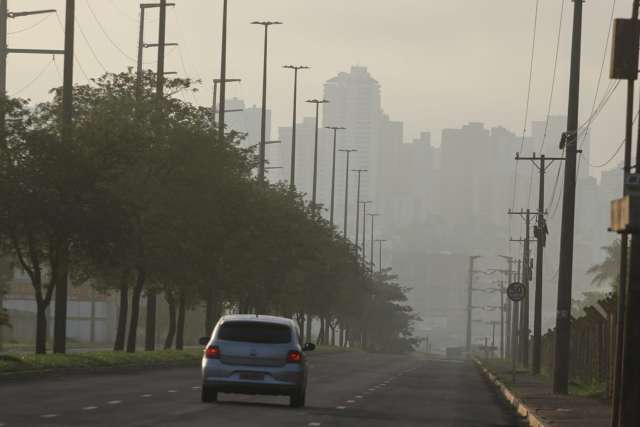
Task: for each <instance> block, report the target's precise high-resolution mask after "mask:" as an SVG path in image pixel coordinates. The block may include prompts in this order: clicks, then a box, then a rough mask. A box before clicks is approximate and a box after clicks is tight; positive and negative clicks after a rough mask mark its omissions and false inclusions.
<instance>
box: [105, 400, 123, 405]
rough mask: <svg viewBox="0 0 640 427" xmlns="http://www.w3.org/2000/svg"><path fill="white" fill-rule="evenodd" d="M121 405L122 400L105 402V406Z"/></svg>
mask: <svg viewBox="0 0 640 427" xmlns="http://www.w3.org/2000/svg"><path fill="white" fill-rule="evenodd" d="M121 403H122V400H110V401H108V402H107V405H119V404H121Z"/></svg>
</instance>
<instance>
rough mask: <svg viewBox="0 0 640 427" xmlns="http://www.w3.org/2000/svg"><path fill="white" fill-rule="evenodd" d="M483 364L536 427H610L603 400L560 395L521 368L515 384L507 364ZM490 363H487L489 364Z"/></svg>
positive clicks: (545, 382) (607, 412)
mask: <svg viewBox="0 0 640 427" xmlns="http://www.w3.org/2000/svg"><path fill="white" fill-rule="evenodd" d="M476 363H477V364H478V365H479V367H480V368H481V369H482V370H483V371H484V372H485V374H486V375H487V376H488V377H489V379H490V380H491V381H492V382H494V383H495V384H496V385H497V386H498V387H500V389H501V390H502V394H503V395H504V396H505V398H506V399H507V400H508V401H510V402H511V404H512V405H513V406H514V408H515V409H516V410H517V411H518V412H519V413H520V415H522V416H523V417H527V418H528V420H529V424H530V425H531V426H534V427H550V426H554V427H556V426H560V427H608V426H609V423H610V418H611V407H610V406H608V405H606V404H605V403H604V402H603V401H601V400H598V399H595V398H589V397H581V396H574V395H569V396H560V395H554V394H552V392H551V385H550V384H549V382H548V380H545V378H543V377H534V376H532V375H530V374H528V373H525V372H522V371H519V372H518V375H517V377H516V382H515V383H512V382H511V380H512V377H511V371H510V370H509V368H508V366H506V365H505V364H499V363H492V362H491V361H489V362H481V361H479V360H476ZM485 363H486V364H485Z"/></svg>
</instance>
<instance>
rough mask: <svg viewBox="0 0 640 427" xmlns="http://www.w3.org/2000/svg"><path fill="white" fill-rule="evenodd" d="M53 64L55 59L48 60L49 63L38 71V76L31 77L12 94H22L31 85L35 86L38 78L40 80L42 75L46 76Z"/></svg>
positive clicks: (14, 95)
mask: <svg viewBox="0 0 640 427" xmlns="http://www.w3.org/2000/svg"><path fill="white" fill-rule="evenodd" d="M52 64H53V61H49V62H47V64H46V65H45V66H44V67H43V68H42V69H41V70H40V71H39V72H38V74H36V76H35V77H34V78H33V79H31V80H30V81H29V82H28V83H27V84H26V85H24V86H22V87H21V88H20V89H18V90H17V91H15V92H14V93H13V94H12V95H11V96H13V97H16V96H18V95H20V94H21V93H22V92H24V91H25V90H27V89H29V88H30V87H31V86H33V85H34V84H35V83H36V82H37V81H38V80H40V78H41V77H42V76H44V74H45V73H46V72H47V70H48V69H49V68H51V65H52Z"/></svg>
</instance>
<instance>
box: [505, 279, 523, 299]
mask: <svg viewBox="0 0 640 427" xmlns="http://www.w3.org/2000/svg"><path fill="white" fill-rule="evenodd" d="M526 293H527V288H526V287H525V286H524V284H523V283H520V282H513V283H512V284H510V285H509V287H508V288H507V296H508V297H509V299H510V300H511V301H513V302H518V301H522V300H523V299H524V297H525V295H526Z"/></svg>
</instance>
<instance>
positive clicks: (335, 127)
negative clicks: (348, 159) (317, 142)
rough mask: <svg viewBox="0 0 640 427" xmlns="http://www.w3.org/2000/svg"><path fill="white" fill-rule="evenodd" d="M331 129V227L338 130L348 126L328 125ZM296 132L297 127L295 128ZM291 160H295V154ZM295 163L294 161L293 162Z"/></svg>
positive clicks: (334, 194) (334, 193)
mask: <svg viewBox="0 0 640 427" xmlns="http://www.w3.org/2000/svg"><path fill="white" fill-rule="evenodd" d="M326 128H327V129H329V130H332V131H333V166H332V167H331V208H330V210H329V221H330V224H331V228H333V213H334V206H335V196H336V146H337V142H338V131H339V130H345V129H346V128H343V127H339V126H327V127H326ZM294 132H295V128H294ZM291 161H292V162H293V161H294V159H293V155H292V159H291ZM292 164H293V163H292Z"/></svg>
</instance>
